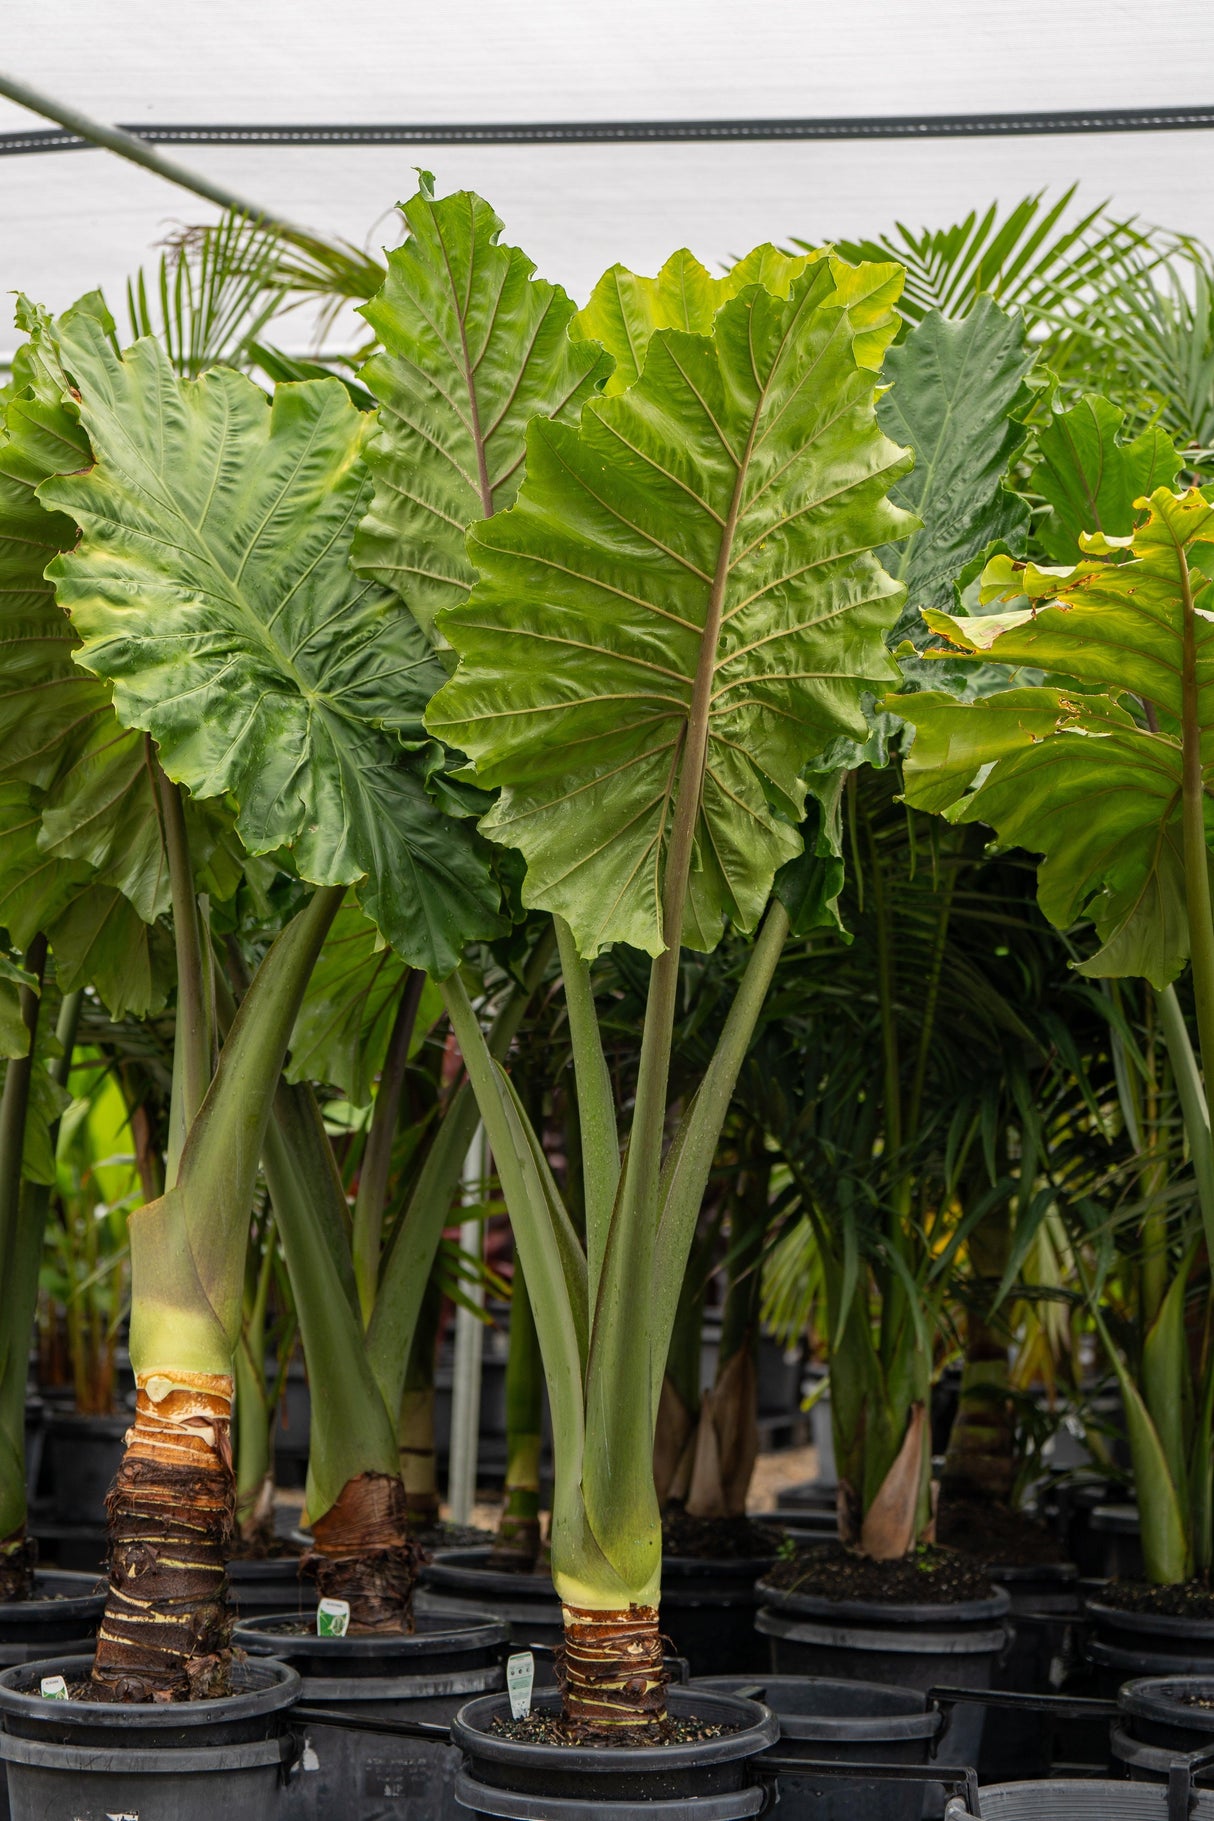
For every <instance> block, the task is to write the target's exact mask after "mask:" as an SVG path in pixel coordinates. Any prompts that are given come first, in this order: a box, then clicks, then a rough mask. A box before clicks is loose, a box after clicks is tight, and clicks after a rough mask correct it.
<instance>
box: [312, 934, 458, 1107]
mask: <svg viewBox="0 0 1214 1821" xmlns="http://www.w3.org/2000/svg"><path fill="white" fill-rule="evenodd" d="M408 971H409V970H408V968H407V967H406V966H405V963H404V962H403V961H402V960H401V958H400V956H399V955H398V954H397V953H396V951H395V950H394V949H391V948H389V947H388V946H387V945H386V944H385V943H384V942H383V940H382V938H380V937H378V936H377V935H376V933H375V930H374V929H373V928H372V927H371V925H370V924H369V923H368V922H367V919H366V918H365V917H364V916H363V914H362V912H361V911H360V910H359V908H358V906H357V905H356V904H354V903H353V902H351V901H349V900H347V902H346V903H345V904H343V905H342V907H341V909H340V911H339V912H338V913H337V916H336V918H335V920H334V923H333V927H332V929H331V930H330V931H329V934H328V936H327V937H326V939H325V946H324V948H323V949H322V950H321V952H320V960H319V961H318V962H317V963H316V966H315V967H314V968H313V969H312V975H311V978H310V979H309V981H308V987H307V991H306V993H305V994H304V1001H303V1005H302V1006H301V1007H300V1012H299V1017H298V1018H297V1019H296V1020H295V1030H294V1033H293V1035H292V1038H291V1060H290V1064H289V1066H288V1069H287V1079H288V1080H289V1081H293V1082H294V1081H324V1082H329V1083H331V1084H332V1086H334V1087H337V1088H340V1089H341V1091H342V1093H343V1094H344V1095H345V1096H346V1098H347V1099H348V1100H350V1101H352V1102H353V1103H354V1105H356V1106H365V1105H366V1104H367V1102H368V1101H369V1100H370V1099H371V1091H372V1088H373V1086H374V1084H375V1078H376V1076H377V1075H378V1073H379V1070H380V1068H381V1066H382V1064H383V1059H384V1052H385V1050H386V1049H387V1047H388V1037H389V1034H390V1033H391V1030H392V1021H393V1019H394V1018H395V1016H396V1009H397V1005H398V1004H399V1001H400V995H401V990H402V988H403V986H404V982H405V976H406V975H407V973H408ZM442 1010H443V1002H442V999H441V997H440V996H439V992H438V988H437V987H436V986H435V985H434V984H433V983H432V982H430V981H427V983H426V985H425V987H424V988H423V990H422V999H421V1003H420V1005H419V1006H418V1011H417V1017H416V1019H415V1021H414V1025H413V1037H412V1040H411V1042H410V1046H409V1054H410V1055H411V1056H412V1055H415V1054H416V1053H417V1051H418V1050H419V1049H420V1048H421V1045H422V1043H423V1042H424V1041H425V1037H426V1033H427V1032H428V1031H429V1029H430V1028H431V1026H432V1025H433V1024H434V1023H435V1021H436V1020H437V1019H438V1018H440V1017H441V1016H442Z"/></svg>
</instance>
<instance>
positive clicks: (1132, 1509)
mask: <svg viewBox="0 0 1214 1821" xmlns="http://www.w3.org/2000/svg"><path fill="white" fill-rule="evenodd" d="M1088 1530H1089V1534H1090V1537H1091V1541H1092V1553H1093V1556H1094V1559H1095V1561H1096V1567H1095V1569H1094V1571H1093V1572H1094V1573H1095V1574H1096V1575H1098V1576H1099V1577H1100V1579H1102V1580H1106V1581H1112V1580H1123V1581H1140V1580H1141V1579H1142V1575H1143V1566H1142V1525H1141V1521H1140V1519H1139V1516H1138V1507H1137V1505H1126V1504H1101V1505H1096V1506H1094V1507H1093V1509H1092V1512H1091V1515H1090V1517H1089V1518H1088Z"/></svg>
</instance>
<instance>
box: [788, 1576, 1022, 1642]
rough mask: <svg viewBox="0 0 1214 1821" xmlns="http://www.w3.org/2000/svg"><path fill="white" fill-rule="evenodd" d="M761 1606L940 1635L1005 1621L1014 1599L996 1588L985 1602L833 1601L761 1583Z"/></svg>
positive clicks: (825, 1597) (814, 1594)
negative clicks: (971, 1624)
mask: <svg viewBox="0 0 1214 1821" xmlns="http://www.w3.org/2000/svg"><path fill="white" fill-rule="evenodd" d="M755 1592H756V1593H757V1594H758V1595H759V1597H760V1601H761V1603H766V1604H767V1605H770V1606H774V1607H776V1608H777V1609H778V1610H780V1611H783V1612H792V1613H800V1614H803V1615H804V1616H805V1617H806V1618H814V1619H827V1620H832V1621H833V1620H840V1621H843V1622H844V1623H846V1621H847V1620H849V1619H858V1620H861V1621H864V1620H869V1621H873V1620H880V1621H882V1622H883V1623H886V1624H903V1625H925V1626H928V1627H930V1628H931V1629H933V1630H936V1631H946V1630H948V1629H949V1628H950V1627H952V1626H955V1625H957V1624H958V1623H960V1624H965V1623H966V1622H967V1621H970V1622H977V1621H979V1620H986V1619H1002V1618H1004V1617H1006V1615H1007V1613H1008V1612H1009V1611H1010V1609H1011V1604H1012V1601H1011V1595H1010V1594H1009V1593H1008V1592H1007V1590H1006V1588H1003V1587H998V1586H996V1587H995V1588H994V1590H993V1592H991V1593H990V1594H987V1595H985V1596H984V1597H983V1598H981V1599H973V1600H951V1601H938V1602H932V1601H928V1600H832V1599H830V1598H828V1596H827V1595H826V1594H821V1593H798V1592H797V1591H796V1590H795V1589H794V1588H791V1587H773V1586H772V1584H771V1583H770V1581H760V1582H759V1583H758V1585H757V1586H756V1588H755Z"/></svg>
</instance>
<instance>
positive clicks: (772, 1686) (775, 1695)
mask: <svg viewBox="0 0 1214 1821" xmlns="http://www.w3.org/2000/svg"><path fill="white" fill-rule="evenodd" d="M726 1683H729V1684H731V1685H732V1687H731V1688H727V1687H726V1686H725V1684H726ZM739 1683H740V1684H741V1685H742V1687H744V1688H746V1687H756V1688H757V1689H758V1691H759V1692H758V1694H757V1695H753V1696H750V1697H747V1698H749V1699H752V1700H757V1701H761V1702H762V1703H763V1705H764V1706H766V1707H770V1708H771V1710H772V1712H773V1713H774V1714H775V1716H776V1718H777V1720H778V1721H779V1722H780V1743H781V1744H783V1743H784V1742H785V1741H786V1740H788V1739H798V1740H803V1741H813V1740H821V1741H822V1742H823V1743H825V1742H826V1741H828V1740H831V1741H834V1740H852V1741H858V1742H867V1743H871V1744H874V1745H875V1744H880V1743H884V1742H886V1741H889V1740H897V1739H932V1738H935V1736H936V1734H937V1733H938V1732H939V1731H940V1730H941V1728H942V1727H943V1725H944V1715H943V1713H942V1712H941V1710H940V1709H939V1708H938V1707H929V1706H928V1705H927V1698H926V1696H925V1695H921V1694H920V1693H919V1691H918V1690H917V1689H913V1688H900V1687H898V1686H897V1684H895V1683H893V1682H870V1681H867V1680H863V1681H860V1680H857V1681H853V1680H852V1678H851V1677H850V1676H848V1677H846V1678H843V1677H836V1676H798V1675H793V1674H788V1673H785V1674H782V1675H767V1676H765V1675H754V1676H693V1677H692V1679H691V1681H690V1682H689V1683H688V1684H687V1686H688V1687H689V1688H706V1689H709V1690H710V1691H711V1692H712V1693H714V1694H716V1693H720V1694H729V1693H730V1692H732V1689H736V1687H737V1685H738V1684H739ZM822 1686H825V1687H828V1688H846V1689H847V1691H848V1692H849V1693H850V1694H855V1695H857V1696H859V1695H862V1694H863V1692H864V1691H865V1690H866V1689H867V1690H872V1691H873V1693H875V1694H877V1695H881V1696H888V1695H891V1694H892V1695H900V1696H902V1697H903V1699H904V1700H905V1701H906V1702H907V1706H906V1707H905V1708H904V1710H903V1711H902V1712H901V1713H875V1712H874V1713H855V1714H828V1713H821V1714H816V1713H792V1712H788V1713H786V1712H785V1711H784V1709H783V1707H782V1705H781V1701H780V1694H781V1691H782V1690H783V1689H784V1688H789V1687H796V1688H815V1687H822ZM916 1702H917V1703H918V1705H917V1706H916V1705H915V1703H916Z"/></svg>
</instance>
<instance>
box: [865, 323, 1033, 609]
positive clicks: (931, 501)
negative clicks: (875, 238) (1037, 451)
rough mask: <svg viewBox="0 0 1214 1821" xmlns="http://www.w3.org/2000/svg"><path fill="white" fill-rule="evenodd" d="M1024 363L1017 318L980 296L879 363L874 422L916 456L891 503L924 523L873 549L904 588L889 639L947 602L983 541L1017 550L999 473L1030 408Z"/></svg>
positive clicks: (1017, 517)
mask: <svg viewBox="0 0 1214 1821" xmlns="http://www.w3.org/2000/svg"><path fill="white" fill-rule="evenodd" d="M1033 358H1034V354H1033V350H1032V348H1030V347H1029V345H1028V341H1027V338H1026V336H1025V331H1024V324H1023V322H1022V321H1021V319H1020V318H1019V317H1018V316H1009V315H1007V314H1006V313H1005V312H1004V311H1003V310H1001V309H1000V308H999V306H998V305H997V304H996V303H995V302H994V301H993V300H992V299H991V298H989V297H981V298H979V299H978V301H977V303H976V304H975V306H974V308H973V309H972V310H971V311H970V313H969V315H968V316H966V317H965V319H964V320H963V321H961V322H949V321H948V320H947V319H946V318H945V317H943V316H941V315H940V313H939V312H938V311H935V310H933V311H932V312H931V313H930V314H929V315H927V316H925V317H924V318H923V320H922V321H921V322H920V323H918V324H917V325H916V326H915V328H913V329H912V330H911V332H910V334H909V335H908V336H907V337H906V339H905V341H902V342H900V343H899V344H898V345H897V346H896V347H893V348H891V349H890V351H889V354H888V356H887V357H886V361H885V368H884V372H883V375H882V377H883V378H884V379H886V380H888V381H890V382H891V385H890V390H889V391H888V392H886V393H884V394H883V396H882V398H881V399H880V401H879V403H878V405H877V422H878V423H879V424H880V426H881V428H882V429H883V430H884V431H885V433H886V435H887V436H890V437H893V439H894V440H895V441H896V442H901V443H909V444H910V445H911V447H912V448H913V449H914V451H915V465H914V467H913V468H912V470H911V472H910V473H909V474H908V475H906V476H905V477H904V478H903V479H902V480H900V481H899V482H898V484H897V486H896V487H895V488H894V489H893V490H892V492H891V495H890V497H891V498H892V499H893V500H895V501H896V502H897V504H898V505H899V506H905V507H906V509H907V510H908V511H909V512H913V513H915V514H916V515H917V516H918V517H919V518H920V519H922V521H923V527H922V529H921V530H919V531H915V532H912V534H911V536H910V537H909V538H907V540H906V542H905V543H904V544H903V545H902V547H901V549H891V550H888V551H882V552H881V560H882V562H883V563H884V564H885V566H886V568H887V569H888V570H889V572H890V574H891V575H893V576H894V577H895V578H896V579H897V580H898V581H900V582H902V583H903V584H904V585H905V587H906V611H905V613H904V616H903V622H902V623H901V624H900V625H899V626H898V628H897V629H896V632H895V636H898V635H899V634H901V633H902V632H904V631H909V632H910V633H911V634H912V636H913V635H914V634H915V632H916V631H919V632H921V631H922V621H920V620H919V617H918V612H917V610H918V609H919V608H923V607H937V608H939V607H949V606H951V605H952V601H953V585H954V583H955V581H956V578H957V577H958V576H959V575H960V574H961V571H962V570H963V569H964V568H965V566H966V564H967V563H970V562H972V561H973V559H974V558H975V557H976V556H979V555H981V553H982V552H983V551H984V550H985V549H986V548H987V547H988V545H990V544H993V543H995V542H996V541H997V540H1000V539H1002V540H1003V541H1004V542H1005V543H1007V545H1008V546H1009V547H1010V548H1011V549H1012V550H1013V551H1015V552H1016V553H1017V554H1019V553H1021V552H1022V551H1023V550H1024V546H1025V540H1026V536H1027V531H1028V521H1029V513H1028V506H1027V505H1026V503H1025V501H1024V500H1022V499H1021V498H1020V497H1019V495H1018V494H1015V493H1013V492H1012V491H1011V489H1010V488H1009V487H1008V486H1007V485H1006V484H1005V476H1006V475H1007V471H1008V467H1009V465H1010V463H1011V461H1012V460H1013V458H1014V456H1015V455H1016V453H1017V451H1018V450H1019V449H1020V447H1021V446H1022V444H1023V443H1024V440H1025V435H1026V432H1025V430H1024V428H1023V426H1022V425H1021V424H1020V423H1019V422H1017V419H1016V415H1015V414H1016V413H1017V412H1019V411H1021V410H1023V409H1024V407H1025V406H1026V405H1027V403H1028V402H1029V396H1030V395H1029V391H1028V387H1027V386H1026V384H1025V380H1026V377H1027V375H1028V372H1029V369H1030V368H1031V367H1032V364H1033Z"/></svg>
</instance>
